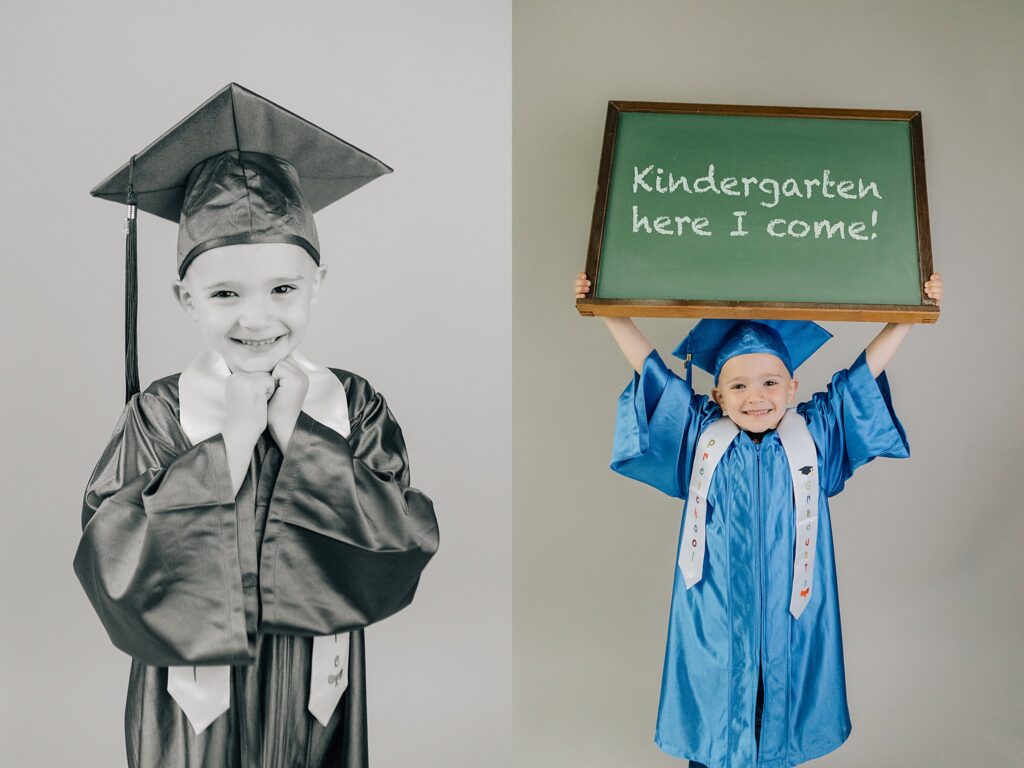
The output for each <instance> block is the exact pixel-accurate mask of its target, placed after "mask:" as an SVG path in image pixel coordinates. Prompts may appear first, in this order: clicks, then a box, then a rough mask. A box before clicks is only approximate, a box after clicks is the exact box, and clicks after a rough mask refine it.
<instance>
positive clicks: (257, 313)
mask: <svg viewBox="0 0 1024 768" xmlns="http://www.w3.org/2000/svg"><path fill="white" fill-rule="evenodd" d="M269 323H270V307H269V306H268V305H267V303H266V302H264V301H256V300H254V301H249V302H246V304H245V306H243V307H242V314H241V315H239V317H238V324H239V325H240V326H242V327H243V328H251V329H256V328H263V327H264V326H266V325H268V324H269Z"/></svg>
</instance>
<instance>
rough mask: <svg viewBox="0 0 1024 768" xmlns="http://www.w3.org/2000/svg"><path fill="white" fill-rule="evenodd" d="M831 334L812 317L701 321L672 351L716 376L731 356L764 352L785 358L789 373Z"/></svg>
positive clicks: (687, 366)
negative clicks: (803, 318)
mask: <svg viewBox="0 0 1024 768" xmlns="http://www.w3.org/2000/svg"><path fill="white" fill-rule="evenodd" d="M831 338H832V334H831V333H829V332H828V331H826V330H825V329H824V328H822V327H821V326H820V325H818V324H817V323H812V322H810V321H809V320H701V321H700V322H699V323H697V325H695V326H694V327H693V330H691V331H690V332H689V333H688V334H687V335H686V338H685V339H683V340H682V341H681V342H680V343H679V346H678V347H676V349H675V351H674V352H673V353H672V354H673V355H675V356H676V357H678V358H680V359H681V360H684V361H686V381H687V383H690V373H691V364H692V365H696V366H697V367H698V368H700V369H701V370H704V371H707V372H708V373H710V374H711V375H712V376H714V379H715V384H718V374H719V373H721V371H722V366H723V365H725V361H726V360H728V359H729V358H730V357H736V355H749V354H753V353H756V352H765V353H767V354H769V355H775V356H776V357H777V358H779V359H780V360H782V364H783V365H785V366H786V370H787V371H789V375H790V376H792V375H793V372H794V371H795V370H796V369H797V368H799V367H800V365H801V364H802V363H803V362H804V361H805V360H807V358H809V357H810V356H811V355H813V354H814V353H815V352H816V351H817V350H818V348H819V347H821V345H822V344H824V343H825V342H826V341H828V340H829V339H831Z"/></svg>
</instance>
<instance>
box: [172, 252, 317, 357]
mask: <svg viewBox="0 0 1024 768" xmlns="http://www.w3.org/2000/svg"><path fill="white" fill-rule="evenodd" d="M326 272H327V268H326V267H325V266H319V267H318V266H317V265H316V264H315V263H314V261H313V259H312V258H311V257H310V256H309V254H308V253H306V251H305V250H304V249H303V248H302V247H300V246H298V245H293V244H290V243H247V244H243V245H227V246H223V247H221V248H211V249H210V250H208V251H206V252H205V253H202V254H200V255H199V256H198V257H196V259H195V261H193V262H192V264H190V265H189V267H188V271H187V272H186V273H185V277H184V278H183V279H181V280H179V281H176V282H175V283H174V294H175V296H176V297H177V299H178V301H179V303H180V304H181V306H182V307H183V308H184V309H185V311H186V312H187V313H188V315H189V317H191V318H192V319H193V320H194V321H195V322H196V323H198V324H199V327H200V329H201V330H202V333H203V336H205V337H206V340H207V341H208V342H209V344H210V346H211V347H212V348H213V349H214V350H215V351H217V352H219V353H220V354H221V355H222V356H223V357H224V360H225V361H226V362H227V364H228V367H229V368H230V369H231V370H232V372H239V371H248V372H253V371H271V370H273V368H274V366H275V365H277V363H278V362H279V361H280V360H281V359H283V358H284V357H285V356H287V355H288V354H289V353H291V352H292V350H294V349H295V348H296V347H298V345H299V343H300V342H301V341H302V339H303V337H304V336H305V335H306V330H307V328H308V326H309V318H310V310H311V308H312V306H313V304H314V303H315V300H316V295H317V293H318V291H319V290H320V283H321V282H322V280H323V277H324V275H325V274H326Z"/></svg>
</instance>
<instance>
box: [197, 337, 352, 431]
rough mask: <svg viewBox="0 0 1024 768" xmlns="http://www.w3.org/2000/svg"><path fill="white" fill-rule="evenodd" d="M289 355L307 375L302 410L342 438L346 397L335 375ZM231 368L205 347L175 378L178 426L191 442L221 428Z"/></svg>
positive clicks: (347, 428) (347, 427) (297, 355)
mask: <svg viewBox="0 0 1024 768" xmlns="http://www.w3.org/2000/svg"><path fill="white" fill-rule="evenodd" d="M292 357H293V358H294V359H295V361H296V362H297V363H298V364H299V365H300V366H301V367H302V369H303V370H304V371H305V372H306V374H307V375H308V376H309V391H308V392H307V393H306V399H305V400H303V402H302V410H303V411H305V412H306V413H307V414H308V415H309V416H311V417H312V418H313V419H315V420H316V421H318V422H320V423H321V424H323V425H324V426H325V427H329V428H330V429H333V430H334V431H335V432H337V433H338V434H339V435H341V436H342V437H348V436H349V432H350V431H351V426H350V424H349V420H348V398H347V397H346V396H345V387H344V386H342V384H341V382H340V381H338V377H337V376H335V375H334V374H333V373H331V372H330V371H329V370H328V369H327V368H325V367H323V366H322V365H317V364H316V363H314V362H312V361H310V360H309V359H308V358H306V357H305V356H304V355H301V354H300V353H299V352H292ZM229 376H231V370H230V369H229V368H228V364H227V363H226V362H224V358H223V357H222V356H221V355H220V354H219V353H217V352H215V351H213V350H209V351H207V352H204V353H203V354H201V355H199V357H197V358H196V359H195V360H193V361H192V362H191V363H189V364H188V366H187V367H186V368H185V370H183V371H182V372H181V376H180V377H179V378H178V402H179V406H178V407H179V414H180V420H181V428H182V430H183V431H184V432H185V435H186V436H187V437H188V439H189V440H190V441H191V442H192V445H196V444H198V443H201V442H202V441H203V440H206V439H207V438H208V437H212V436H213V435H216V434H218V433H219V432H221V431H222V430H223V428H224V419H225V416H226V415H227V408H226V405H225V386H226V384H227V380H228V377H229Z"/></svg>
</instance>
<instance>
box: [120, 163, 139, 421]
mask: <svg viewBox="0 0 1024 768" xmlns="http://www.w3.org/2000/svg"><path fill="white" fill-rule="evenodd" d="M134 176H135V155H132V159H131V160H130V161H129V163H128V218H127V219H126V220H125V237H124V391H125V394H124V399H125V402H128V401H129V400H131V399H132V397H133V396H134V395H137V394H138V393H139V352H138V348H137V341H138V338H137V332H136V327H137V325H138V308H139V265H138V235H137V232H136V207H135V186H134V183H133V182H134Z"/></svg>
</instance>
